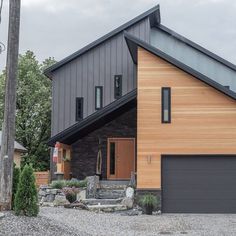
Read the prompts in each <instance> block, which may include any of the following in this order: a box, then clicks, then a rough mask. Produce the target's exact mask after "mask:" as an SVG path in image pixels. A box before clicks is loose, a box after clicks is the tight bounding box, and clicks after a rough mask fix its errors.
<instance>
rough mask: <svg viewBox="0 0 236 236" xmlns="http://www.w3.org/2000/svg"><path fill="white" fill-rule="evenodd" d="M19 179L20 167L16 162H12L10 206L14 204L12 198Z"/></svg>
mask: <svg viewBox="0 0 236 236" xmlns="http://www.w3.org/2000/svg"><path fill="white" fill-rule="evenodd" d="M19 179H20V168H18V167H16V164H15V163H14V169H13V181H12V208H13V206H14V199H15V195H16V192H17V187H18V183H19Z"/></svg>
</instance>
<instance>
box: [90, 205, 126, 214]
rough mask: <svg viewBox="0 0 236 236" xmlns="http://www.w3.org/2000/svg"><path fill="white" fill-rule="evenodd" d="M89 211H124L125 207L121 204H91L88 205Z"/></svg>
mask: <svg viewBox="0 0 236 236" xmlns="http://www.w3.org/2000/svg"><path fill="white" fill-rule="evenodd" d="M88 209H89V210H90V211H95V212H99V211H103V212H114V211H125V210H127V207H126V206H124V205H121V204H107V205H91V206H88Z"/></svg>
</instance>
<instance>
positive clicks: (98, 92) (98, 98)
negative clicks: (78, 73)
mask: <svg viewBox="0 0 236 236" xmlns="http://www.w3.org/2000/svg"><path fill="white" fill-rule="evenodd" d="M102 100H103V88H102V86H96V87H95V109H96V110H99V109H101V108H102Z"/></svg>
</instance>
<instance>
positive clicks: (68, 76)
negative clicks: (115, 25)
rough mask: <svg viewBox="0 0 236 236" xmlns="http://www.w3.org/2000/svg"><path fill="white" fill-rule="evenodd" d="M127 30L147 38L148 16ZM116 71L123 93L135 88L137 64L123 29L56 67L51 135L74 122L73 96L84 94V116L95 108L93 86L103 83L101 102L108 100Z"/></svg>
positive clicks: (148, 39)
mask: <svg viewBox="0 0 236 236" xmlns="http://www.w3.org/2000/svg"><path fill="white" fill-rule="evenodd" d="M127 31H128V32H129V33H131V34H133V35H135V36H136V37H138V38H140V39H142V40H144V41H146V42H149V41H150V23H149V18H148V17H147V18H145V19H143V20H141V21H140V22H138V23H136V24H135V25H133V26H131V27H130V28H128V29H127ZM116 74H121V75H122V89H123V91H122V92H123V95H124V94H126V93H127V92H130V91H131V90H133V89H134V88H136V66H135V65H134V64H133V61H132V59H131V56H130V53H129V51H128V48H127V45H126V42H125V39H124V36H123V32H120V33H119V34H117V35H115V36H113V37H112V38H110V39H108V40H106V41H105V42H103V43H101V44H100V45H98V46H97V47H95V48H93V49H91V50H89V51H88V52H86V53H85V54H83V55H81V56H79V57H78V58H76V59H74V60H73V61H71V62H69V63H67V64H65V65H64V66H63V67H61V68H59V69H57V70H56V71H55V72H54V73H53V77H52V93H53V100H52V136H54V135H56V134H57V133H59V132H61V131H63V130H64V129H66V128H68V127H69V126H71V125H73V124H74V123H75V98H76V97H84V118H85V117H87V116H88V115H90V114H92V113H93V112H95V104H94V101H95V98H94V91H95V86H103V106H106V105H108V104H109V103H111V102H112V101H113V100H114V75H116Z"/></svg>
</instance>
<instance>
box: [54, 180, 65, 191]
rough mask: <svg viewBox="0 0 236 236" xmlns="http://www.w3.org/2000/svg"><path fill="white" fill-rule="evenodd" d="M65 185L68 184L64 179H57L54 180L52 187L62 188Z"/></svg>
mask: <svg viewBox="0 0 236 236" xmlns="http://www.w3.org/2000/svg"><path fill="white" fill-rule="evenodd" d="M65 186H66V184H65V181H64V180H55V181H52V183H51V187H52V188H57V189H62V188H64V187H65Z"/></svg>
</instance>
